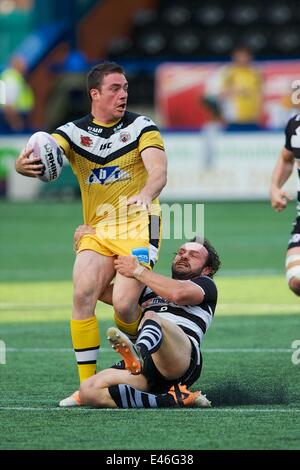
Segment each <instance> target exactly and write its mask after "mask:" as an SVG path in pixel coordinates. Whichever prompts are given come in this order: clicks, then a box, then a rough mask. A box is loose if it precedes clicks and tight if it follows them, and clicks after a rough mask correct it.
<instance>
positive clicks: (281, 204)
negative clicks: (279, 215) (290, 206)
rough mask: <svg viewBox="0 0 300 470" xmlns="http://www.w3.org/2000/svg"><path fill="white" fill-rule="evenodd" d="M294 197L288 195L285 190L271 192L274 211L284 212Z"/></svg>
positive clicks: (276, 189) (275, 189)
mask: <svg viewBox="0 0 300 470" xmlns="http://www.w3.org/2000/svg"><path fill="white" fill-rule="evenodd" d="M291 200H292V197H291V196H290V195H289V194H287V193H286V192H285V191H283V189H278V188H274V189H272V191H271V204H272V207H273V209H275V211H277V212H281V211H283V210H284V209H285V208H286V206H287V203H288V201H291Z"/></svg>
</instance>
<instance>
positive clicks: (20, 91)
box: [0, 56, 34, 134]
mask: <svg viewBox="0 0 300 470" xmlns="http://www.w3.org/2000/svg"><path fill="white" fill-rule="evenodd" d="M25 74H26V63H25V61H24V59H23V58H22V57H19V56H14V57H13V58H12V60H11V62H10V66H9V67H8V68H7V69H5V70H4V71H3V72H2V74H1V75H0V79H1V80H2V82H3V83H4V90H5V103H4V104H3V106H1V113H0V133H2V134H6V133H24V132H29V131H30V126H29V122H28V118H29V113H30V111H31V110H32V108H33V106H34V96H33V92H32V89H31V88H30V86H29V84H28V83H27V81H26V78H25Z"/></svg>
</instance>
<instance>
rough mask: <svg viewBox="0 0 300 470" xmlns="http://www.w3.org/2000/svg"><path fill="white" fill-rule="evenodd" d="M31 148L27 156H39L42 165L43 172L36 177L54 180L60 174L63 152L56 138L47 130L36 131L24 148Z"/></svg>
mask: <svg viewBox="0 0 300 470" xmlns="http://www.w3.org/2000/svg"><path fill="white" fill-rule="evenodd" d="M29 148H32V149H33V152H32V153H31V154H30V156H29V158H32V157H36V158H39V159H40V161H41V163H42V164H43V165H44V170H43V174H42V175H39V176H38V178H39V179H40V180H42V181H53V180H56V179H57V178H58V177H59V175H60V174H61V170H62V166H63V153H62V150H61V148H60V147H59V145H58V144H57V142H56V140H55V139H54V138H53V137H52V136H51V135H50V134H48V133H47V132H36V133H35V134H33V135H32V136H31V137H30V139H29V140H28V142H27V145H26V150H29Z"/></svg>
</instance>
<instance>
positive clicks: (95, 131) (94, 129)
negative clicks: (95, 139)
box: [87, 126, 103, 135]
mask: <svg viewBox="0 0 300 470" xmlns="http://www.w3.org/2000/svg"><path fill="white" fill-rule="evenodd" d="M87 130H88V132H89V133H90V134H93V135H99V134H101V132H103V129H101V127H93V126H88V128H87Z"/></svg>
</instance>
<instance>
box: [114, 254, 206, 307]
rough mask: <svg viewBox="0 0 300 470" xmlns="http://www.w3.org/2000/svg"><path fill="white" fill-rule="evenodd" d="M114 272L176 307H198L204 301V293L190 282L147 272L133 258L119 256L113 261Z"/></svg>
mask: <svg viewBox="0 0 300 470" xmlns="http://www.w3.org/2000/svg"><path fill="white" fill-rule="evenodd" d="M115 268H116V270H117V271H118V272H119V273H120V274H122V275H123V276H126V277H132V278H135V279H137V280H138V281H140V282H142V283H143V284H145V285H146V286H148V287H150V289H152V290H153V291H154V292H155V293H156V294H157V295H159V296H160V297H163V298H164V299H167V300H169V301H170V302H174V303H176V304H178V305H198V304H200V303H201V302H202V301H203V299H204V295H205V294H204V291H203V290H202V289H201V288H199V286H197V285H196V284H195V283H193V282H191V281H178V280H176V279H171V278H169V277H166V276H163V275H161V274H157V273H154V272H153V271H149V270H148V269H147V268H145V267H143V266H141V265H140V264H139V262H138V260H137V259H136V257H134V256H119V257H118V258H117V259H116V260H115Z"/></svg>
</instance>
